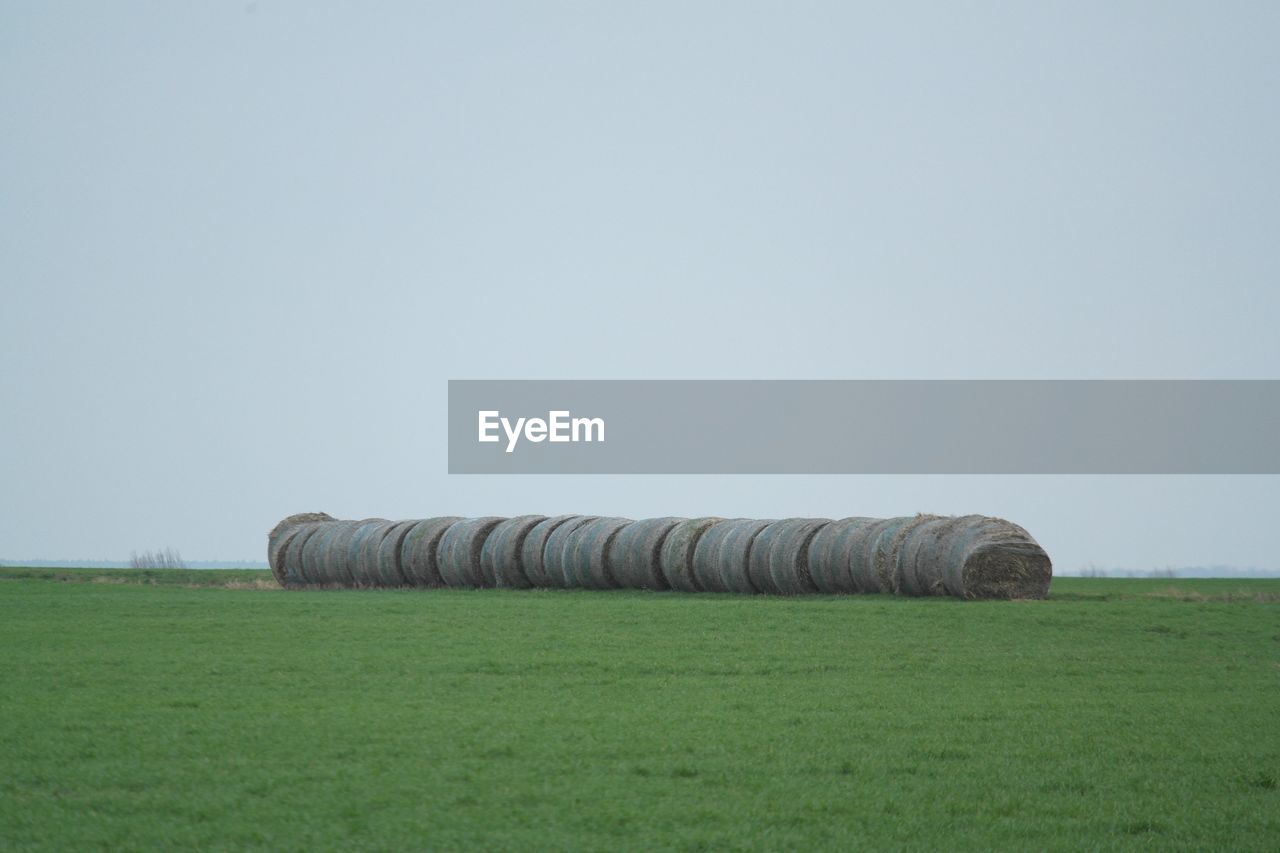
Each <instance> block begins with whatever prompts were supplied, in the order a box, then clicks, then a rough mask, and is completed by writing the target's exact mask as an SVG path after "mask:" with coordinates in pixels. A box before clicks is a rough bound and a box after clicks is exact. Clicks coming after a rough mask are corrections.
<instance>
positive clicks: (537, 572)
mask: <svg viewBox="0 0 1280 853" xmlns="http://www.w3.org/2000/svg"><path fill="white" fill-rule="evenodd" d="M579 518H583V516H580V515H554V516H552V517H550V518H544V519H543V520H542V521H539V522H538V523H537V524H535V525H534V526H533V528H532V529H530V531H529V533H528V534H527V535H526V536H525V538H524V542H523V543H522V544H521V545H520V568H521V569H522V570H523V571H524V576H525V577H526V578H528V579H529V585H530V586H532V587H535V588H538V589H547V588H549V587H550V586H551V577H550V576H549V575H548V574H547V569H546V560H545V559H544V558H545V556H546V547H547V539H548V538H550V536H551V534H552V533H554V532H555V531H556V530H558V529H559V528H560V527H561V526H562V525H564V524H566V523H568V522H571V521H573V520H575V519H579Z"/></svg>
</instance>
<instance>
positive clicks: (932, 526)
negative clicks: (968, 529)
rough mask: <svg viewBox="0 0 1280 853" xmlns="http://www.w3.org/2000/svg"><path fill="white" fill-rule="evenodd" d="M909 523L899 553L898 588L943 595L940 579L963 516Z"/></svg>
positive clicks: (910, 592) (908, 592)
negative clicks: (910, 524) (909, 525)
mask: <svg viewBox="0 0 1280 853" xmlns="http://www.w3.org/2000/svg"><path fill="white" fill-rule="evenodd" d="M926 518H927V520H926V521H924V522H921V523H919V524H915V525H912V526H911V527H910V529H909V530H908V531H907V535H906V536H905V537H904V538H903V540H902V546H901V551H900V552H899V554H898V577H899V581H898V584H899V585H898V591H899V592H901V593H902V594H904V595H946V594H947V590H946V584H945V582H944V580H943V575H944V573H945V568H946V561H947V557H948V554H949V552H950V551H951V548H952V546H953V545H955V544H956V543H957V540H960V539H963V536H957V535H956V533H957V531H958V530H960V529H961V528H963V526H964V521H963V519H960V518H956V517H954V516H952V517H939V516H931V517H928V516H927V517H926Z"/></svg>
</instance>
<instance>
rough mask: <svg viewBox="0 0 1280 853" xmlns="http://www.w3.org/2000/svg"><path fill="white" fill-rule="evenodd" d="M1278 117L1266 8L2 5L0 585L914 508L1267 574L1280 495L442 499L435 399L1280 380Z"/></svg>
mask: <svg viewBox="0 0 1280 853" xmlns="http://www.w3.org/2000/svg"><path fill="white" fill-rule="evenodd" d="M726 9H731V10H732V14H726ZM1277 92H1280V4H1274V3H1247V4H1246V3H1214V4H1211V3H1174V2H1145V3H1125V2H1108V3H1078V2H1070V3H1066V2H1063V3H1047V2H1046V3H1016V2H1009V3H998V4H988V3H923V4H912V3H903V2H894V3H878V4H860V3H850V2H838V3H830V4H816V3H762V4H754V3H738V4H730V5H726V4H722V3H690V2H679V3H669V4H664V3H653V2H645V3H627V4H624V3H585V2H582V3H569V4H561V3H552V2H523V3H451V4H439V3H403V4H397V3H376V4H357V3H342V4H339V3H301V2H298V3H279V2H272V0H259V1H258V2H251V3H244V2H237V3H169V2H155V3H137V2H111V3H97V2H84V3H65V2H63V3H50V2H43V1H42V2H6V3H4V4H3V5H2V6H0V288H2V290H0V293H2V294H3V298H2V301H0V356H2V358H0V557H5V558H11V559H13V558H31V557H46V558H105V559H122V558H126V557H127V556H128V554H129V552H130V551H132V550H144V549H153V548H161V547H165V546H172V547H175V548H178V549H180V550H181V551H182V553H183V555H184V556H186V557H188V558H190V559H241V558H247V559H254V560H262V559H265V546H266V539H265V536H264V534H265V533H266V531H267V530H268V529H269V528H270V527H271V526H272V525H273V524H274V523H275V522H276V521H277V520H278V519H279V518H281V517H282V516H285V515H288V514H290V513H294V512H300V511H310V510H324V511H327V512H329V513H331V514H333V515H337V516H342V517H366V516H386V517H397V518H400V517H408V518H416V517H426V516H431V515H444V514H457V515H491V514H492V515H513V514H519V513H526V512H541V513H547V514H552V513H561V512H583V513H591V514H609V515H625V516H632V517H645V516H650V515H707V514H714V515H725V516H750V517H777V516H832V517H841V516H848V515H874V516H881V515H898V514H907V513H914V512H916V511H928V512H937V513H967V512H980V513H988V514H994V515H1002V516H1005V517H1007V518H1010V519H1013V520H1015V521H1017V522H1019V523H1021V524H1023V525H1024V526H1025V527H1027V528H1028V529H1029V530H1030V531H1031V532H1032V534H1033V535H1035V536H1036V537H1037V538H1038V539H1039V540H1040V542H1041V543H1042V544H1043V545H1044V546H1045V547H1046V549H1047V550H1048V551H1049V553H1050V555H1051V556H1052V557H1053V558H1054V562H1055V566H1056V569H1057V570H1058V571H1060V572H1064V573H1071V572H1074V571H1077V570H1078V569H1079V568H1081V567H1082V566H1084V565H1086V564H1088V563H1094V564H1097V565H1101V566H1124V567H1129V568H1135V569H1140V570H1144V569H1148V568H1152V567H1158V566H1169V565H1173V566H1186V565H1196V564H1217V563H1228V564H1235V565H1240V566H1250V565H1251V566H1258V567H1263V568H1280V554H1278V552H1277V546H1276V541H1275V534H1274V531H1275V525H1276V521H1275V518H1276V509H1277V507H1280V500H1278V499H1280V479H1278V478H1275V477H1030V476H1024V477H994V476H992V477H954V476H953V477H941V476H940V477H922V476H915V477H852V476H828V477H801V476H795V477H756V476H739V477H692V476H690V477H657V476H653V477H644V476H638V477H567V476H566V477H466V476H452V477H451V476H449V475H448V474H447V473H446V462H445V458H446V447H445V403H446V396H445V395H446V381H447V380H448V379H450V378H548V379H550V378H591V379H595V378H769V379H786V378H853V379H858V378H943V379H945V378H996V379H1000V378H1018V379H1038V378H1153V379H1159V378H1246V379H1247V378H1277V376H1278V374H1280V336H1278V335H1277V333H1276V327H1277V319H1280V287H1278V284H1280V240H1277V235H1278V234H1280V169H1278V168H1277V163H1276V152H1277V151H1280V99H1278V98H1277Z"/></svg>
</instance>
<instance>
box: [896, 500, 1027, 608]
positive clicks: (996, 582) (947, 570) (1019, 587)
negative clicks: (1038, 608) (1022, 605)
mask: <svg viewBox="0 0 1280 853" xmlns="http://www.w3.org/2000/svg"><path fill="white" fill-rule="evenodd" d="M944 547H945V555H944V556H942V557H937V556H932V557H922V558H921V561H920V563H919V564H917V568H916V573H917V577H919V578H920V579H921V582H922V583H923V584H924V585H925V586H926V587H927V588H928V589H930V590H932V591H935V594H939V595H941V594H944V593H946V594H950V595H955V596H959V597H961V598H1019V599H1025V598H1044V597H1046V596H1047V595H1048V594H1049V584H1050V582H1051V581H1052V580H1053V564H1052V562H1051V561H1050V559H1049V555H1048V554H1047V553H1045V550H1044V549H1043V548H1041V547H1040V543H1038V542H1036V540H1035V539H1033V538H1032V537H1031V534H1030V533H1028V532H1027V531H1026V530H1025V529H1023V528H1022V527H1020V526H1018V525H1017V524H1014V523H1013V522H1011V521H1006V520H1005V519H1003V518H990V517H988V516H981V515H968V516H961V517H960V518H959V519H957V524H956V525H955V528H954V529H953V531H952V534H951V542H950V543H948V544H947V545H945V546H944V545H943V544H942V543H941V542H940V543H939V545H938V547H937V548H935V550H934V554H935V555H936V554H937V553H939V552H941V551H942V550H943V548H944ZM921 552H922V553H927V551H926V548H925V546H923V545H922V547H921ZM921 566H935V567H937V569H936V570H937V571H940V573H941V575H942V586H941V589H939V586H938V584H937V583H936V582H935V580H934V578H933V577H932V576H931V575H929V574H927V570H923V569H922V568H921Z"/></svg>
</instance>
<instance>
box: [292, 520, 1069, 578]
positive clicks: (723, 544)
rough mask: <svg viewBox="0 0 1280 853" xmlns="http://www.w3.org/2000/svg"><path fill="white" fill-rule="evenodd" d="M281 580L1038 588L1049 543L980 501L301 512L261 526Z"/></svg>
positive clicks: (1047, 572) (1046, 574) (1045, 574)
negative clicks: (824, 509) (903, 509)
mask: <svg viewBox="0 0 1280 853" xmlns="http://www.w3.org/2000/svg"><path fill="white" fill-rule="evenodd" d="M268 540H269V541H268V559H269V560H270V563H271V570H272V572H274V574H275V577H276V580H278V581H279V582H280V584H281V585H282V586H286V587H308V586H321V587H335V586H336V587H459V588H471V587H510V588H516V589H528V588H531V587H539V588H584V589H654V590H665V589H673V590H682V591H685V592H736V593H768V594H774V595H804V594H810V593H827V594H837V593H894V594H900V595H951V596H957V597H960V598H1043V597H1045V595H1046V594H1047V593H1048V590H1049V581H1050V580H1051V578H1052V567H1051V564H1050V561H1049V557H1048V555H1047V554H1046V553H1045V552H1044V549H1043V548H1041V547H1040V546H1039V545H1038V544H1037V543H1036V541H1035V540H1034V539H1032V538H1031V536H1030V535H1029V534H1028V533H1027V531H1025V530H1023V529H1022V528H1021V527H1019V526H1018V525H1016V524H1013V523H1011V522H1008V521H1005V520H1003V519H999V518H990V517H987V516H981V515H966V516H937V515H916V516H908V517H902V518H861V517H858V518H844V519H840V520H832V519H828V518H786V519H781V520H772V519H767V520H759V519H747V518H735V519H724V518H672V517H668V518H649V519H643V520H641V521H633V520H632V519H629V518H609V517H600V516H589V515H557V516H551V517H548V516H542V515H521V516H516V517H515V518H499V517H495V516H487V517H484V518H458V517H454V516H446V517H442V518H428V519H424V520H413V521H388V520H386V519H382V518H371V519H364V520H362V521H338V520H336V519H334V518H332V517H330V516H328V515H326V514H324V513H304V514H301V515H294V516H290V517H289V518H286V519H285V520H283V521H281V522H280V524H278V525H277V526H276V528H275V529H274V530H273V531H271V533H270V534H269V535H268Z"/></svg>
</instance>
